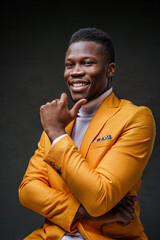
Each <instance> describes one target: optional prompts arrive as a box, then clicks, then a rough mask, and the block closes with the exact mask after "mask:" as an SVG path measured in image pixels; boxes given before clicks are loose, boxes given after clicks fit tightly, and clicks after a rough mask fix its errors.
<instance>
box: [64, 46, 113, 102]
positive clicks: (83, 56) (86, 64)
mask: <svg viewBox="0 0 160 240" xmlns="http://www.w3.org/2000/svg"><path fill="white" fill-rule="evenodd" d="M112 64H113V63H112ZM109 72H110V67H109V65H108V64H107V60H106V58H105V56H104V55H103V54H102V46H101V45H100V44H98V43H96V42H92V41H79V42H75V43H72V44H71V45H70V46H69V48H68V50H67V52H66V57H65V71H64V79H65V82H66V84H67V87H68V89H69V91H70V94H71V97H72V99H73V101H74V102H77V101H78V100H80V99H82V98H85V99H87V100H88V101H90V100H92V99H94V98H96V97H98V96H99V95H100V94H101V93H103V92H104V91H105V90H107V89H109V87H110V86H109V84H108V77H109V76H110V75H109Z"/></svg>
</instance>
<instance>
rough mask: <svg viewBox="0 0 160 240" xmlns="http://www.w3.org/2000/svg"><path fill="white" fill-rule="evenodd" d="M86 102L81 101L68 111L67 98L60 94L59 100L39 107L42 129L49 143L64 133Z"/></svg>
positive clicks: (84, 100) (65, 95) (64, 94)
mask: <svg viewBox="0 0 160 240" xmlns="http://www.w3.org/2000/svg"><path fill="white" fill-rule="evenodd" d="M86 102H87V100H86V99H81V100H79V101H78V102H77V103H76V104H75V105H74V106H73V108H72V109H71V110H69V109H68V96H67V94H66V93H62V95H61V97H60V99H56V100H53V101H52V102H50V103H47V104H45V105H43V106H41V108H40V117H41V123H42V127H43V128H44V130H45V132H46V133H47V135H48V137H49V138H50V140H51V141H53V140H54V139H55V138H57V137H59V136H61V135H62V134H64V133H65V127H66V126H67V125H68V124H69V123H70V122H71V121H72V120H73V119H75V118H76V116H77V113H78V111H79V109H80V108H81V106H82V105H83V104H84V103H86Z"/></svg>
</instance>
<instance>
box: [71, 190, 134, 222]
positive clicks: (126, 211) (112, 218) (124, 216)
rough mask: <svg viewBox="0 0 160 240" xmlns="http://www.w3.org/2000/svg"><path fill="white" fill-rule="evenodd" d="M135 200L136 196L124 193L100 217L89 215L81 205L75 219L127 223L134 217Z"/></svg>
mask: <svg viewBox="0 0 160 240" xmlns="http://www.w3.org/2000/svg"><path fill="white" fill-rule="evenodd" d="M135 201H137V197H134V196H128V195H126V196H125V197H124V198H123V199H122V200H121V201H120V202H119V203H118V204H117V205H116V206H115V207H114V208H112V209H111V210H110V211H109V212H107V213H105V214H104V215H102V216H100V217H92V216H90V215H89V214H88V213H87V211H86V210H85V208H84V207H83V206H82V205H81V206H80V207H79V209H78V211H77V214H76V216H75V220H83V219H85V220H86V219H87V220H91V221H98V222H99V221H101V222H103V223H104V222H105V223H112V222H117V223H118V224H121V225H123V226H124V225H127V224H129V223H130V221H131V220H132V219H133V217H134V212H135V209H134V202H135Z"/></svg>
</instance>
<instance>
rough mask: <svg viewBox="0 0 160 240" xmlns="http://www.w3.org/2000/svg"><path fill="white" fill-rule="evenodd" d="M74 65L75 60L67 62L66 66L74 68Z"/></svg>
mask: <svg viewBox="0 0 160 240" xmlns="http://www.w3.org/2000/svg"><path fill="white" fill-rule="evenodd" d="M73 66H74V63H73V62H66V67H67V68H72V67H73Z"/></svg>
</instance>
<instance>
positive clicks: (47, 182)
mask: <svg viewBox="0 0 160 240" xmlns="http://www.w3.org/2000/svg"><path fill="white" fill-rule="evenodd" d="M114 72H115V60H114V48H113V45H112V41H111V39H110V37H109V36H108V34H106V33H104V32H103V31H101V30H98V29H96V28H86V29H80V30H79V31H77V32H75V33H74V34H73V35H72V37H71V40H70V43H69V47H68V50H67V52H66V57H65V71H64V79H65V82H66V84H67V87H68V89H69V92H70V95H71V98H72V100H73V101H74V102H75V105H74V106H73V108H72V109H71V110H69V109H68V98H67V95H66V93H63V94H62V95H61V97H60V99H56V100H53V101H52V102H50V103H47V104H45V105H43V106H42V107H41V108H40V115H41V123H42V126H43V128H44V132H43V134H42V136H41V140H40V142H39V144H38V149H37V151H36V152H35V154H34V156H33V157H32V158H31V160H30V163H29V166H28V168H27V171H26V173H25V176H24V179H23V181H22V183H21V186H20V189H19V196H20V201H21V203H22V204H23V205H24V206H26V207H28V208H30V209H32V210H34V211H36V212H38V213H39V214H41V215H43V216H45V218H46V221H45V224H44V227H43V228H40V229H38V230H36V231H34V232H33V233H32V234H30V235H29V236H28V237H27V238H25V239H26V240H29V239H48V240H49V239H63V240H67V239H74V240H76V239H88V240H97V239H98V240H99V239H100V240H103V239H123V240H124V239H147V237H146V235H145V233H144V231H143V226H142V224H141V222H140V219H139V205H138V202H137V199H136V196H137V193H138V191H139V189H140V185H141V175H142V172H143V170H144V168H145V166H146V164H147V161H148V159H149V157H150V155H151V152H152V148H153V144H154V138H155V123H154V119H153V116H152V114H151V111H150V110H149V109H148V108H146V107H137V106H135V105H134V104H132V103H131V102H129V101H127V100H122V99H121V100H119V99H118V98H117V97H116V96H115V95H114V93H113V92H112V86H111V79H112V76H113V75H114ZM133 204H134V207H133ZM133 214H134V218H133ZM132 218H133V220H132Z"/></svg>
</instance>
